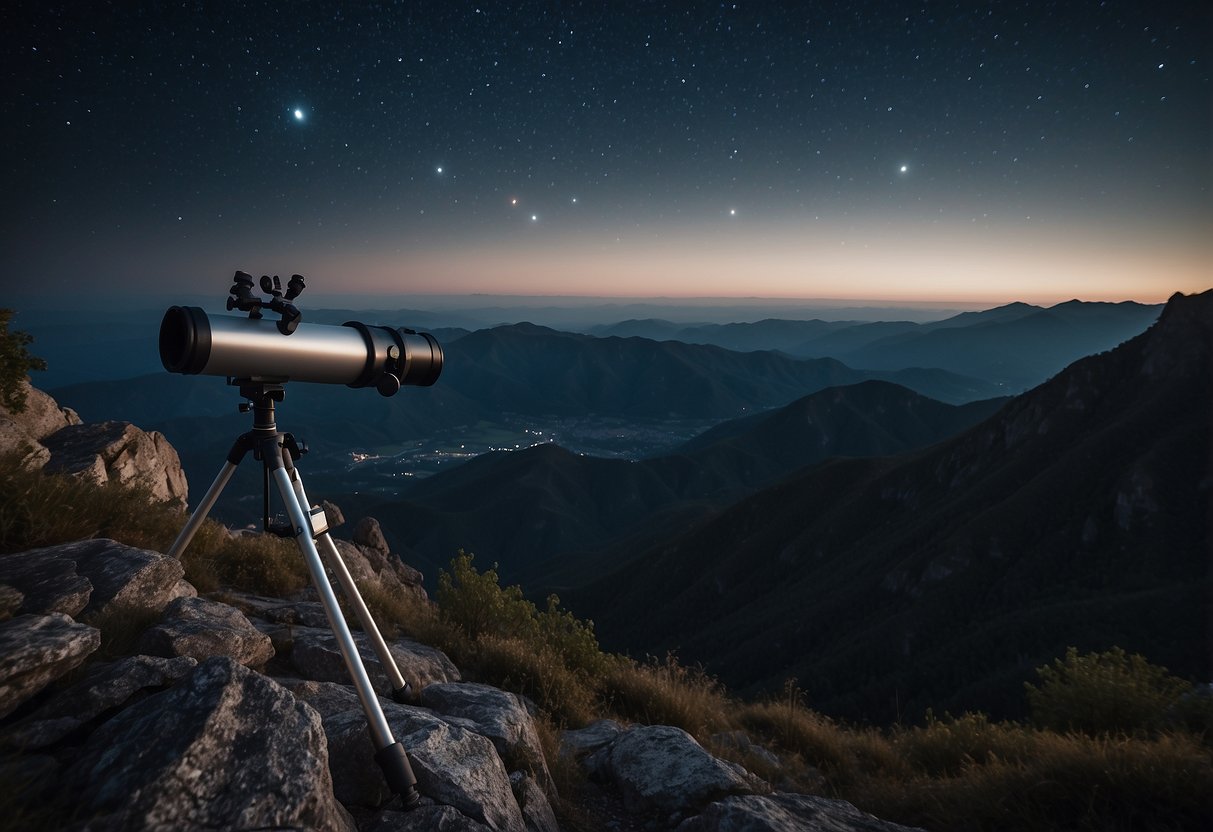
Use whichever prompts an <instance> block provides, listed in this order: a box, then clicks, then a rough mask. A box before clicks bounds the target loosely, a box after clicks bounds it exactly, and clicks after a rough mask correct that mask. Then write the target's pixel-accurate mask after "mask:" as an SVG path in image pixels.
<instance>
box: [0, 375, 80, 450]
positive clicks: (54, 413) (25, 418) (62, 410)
mask: <svg viewBox="0 0 1213 832" xmlns="http://www.w3.org/2000/svg"><path fill="white" fill-rule="evenodd" d="M21 387H22V388H23V389H24V391H25V409H23V410H22V411H21V412H20V413H14V412H12V411H11V410H9V409H8V408H7V407H5V406H4V405H3V404H0V416H4V417H6V418H8V419H10V420H12V422H13V423H14V424H16V425H18V426H20V428H21V429H22V430H23V431H25V433H26V434H28V435H29V436H30V437H31V438H32V439H33V440H34V441H36V442H41V441H42V440H43V439H45V438H46V437H48V436H50V435H51V434H52V433H55V432H57V431H60V430H62V429H63V428H66V427H70V426H71V425H78V424H80V417H79V416H77V415H76V412H75V411H74V410H72V409H71V408H67V407H60V406H59V403H58V402H57V401H55V400H54V398H52V397H51V396H50V395H48V394H47V393H44V392H42V391H41V390H39V389H38V388H37V387H34V386H32V385H31V384H30V382H29V379H28V378H27V379H23V380H22V381H21Z"/></svg>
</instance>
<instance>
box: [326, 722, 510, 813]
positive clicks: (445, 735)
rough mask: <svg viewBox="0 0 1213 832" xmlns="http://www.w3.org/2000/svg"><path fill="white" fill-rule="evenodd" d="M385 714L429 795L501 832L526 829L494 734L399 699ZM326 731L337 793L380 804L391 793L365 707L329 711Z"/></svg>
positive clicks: (364, 803) (350, 799)
mask: <svg viewBox="0 0 1213 832" xmlns="http://www.w3.org/2000/svg"><path fill="white" fill-rule="evenodd" d="M383 712H384V715H385V716H386V717H387V719H388V724H389V725H390V727H391V729H392V733H393V735H394V736H395V738H396V739H397V740H398V741H399V742H400V743H401V744H402V745H403V746H404V749H405V751H406V752H407V753H408V756H409V761H410V763H411V765H412V768H413V773H414V774H415V775H416V776H417V790H418V791H419V792H420V793H421V794H422V795H423V796H425V797H428V798H430V799H432V800H433V801H435V802H436V803H440V804H443V805H446V806H450V807H452V808H454V809H456V810H458V811H459V813H460V814H462V815H464V816H466V817H468V818H470V819H471V820H473V821H475V822H477V823H480V824H483V825H485V826H487V827H488V828H489V829H493V830H497V832H507V830H508V832H525V829H526V825H525V822H524V821H523V819H522V811H521V809H519V807H518V802H517V801H516V800H515V799H514V795H513V792H512V790H511V788H510V779H509V775H508V774H507V773H506V770H505V766H504V765H503V764H502V762H501V758H500V757H499V756H498V755H497V751H496V749H495V748H493V744H492V743H491V742H489V740H487V739H485V738H484V737H482V736H480V735H479V734H477V733H475V732H473V731H471V730H468V729H467V728H465V727H463V726H461V725H452V724H451V723H449V722H447V721H445V720H443V719H441V718H439V717H438V716H436V715H435V714H433V713H431V712H429V711H427V710H425V709H423V708H416V707H411V706H408V705H396V704H394V703H393V704H390V705H387V706H385V707H384V709H383ZM324 730H325V733H326V734H327V735H328V739H329V754H330V755H331V757H332V761H333V762H332V765H333V778H334V788H335V789H336V790H337V795H338V797H339V798H340V799H341V800H343V801H344V802H347V803H349V804H351V805H358V806H368V807H378V806H382V805H383V804H384V803H385V802H386V801H387V800H388V799H389V798H390V797H391V793H390V792H389V791H388V788H387V784H386V783H385V782H384V780H383V775H382V772H381V771H380V769H379V767H378V765H376V764H375V762H374V759H373V757H374V752H375V748H374V744H373V743H372V741H371V738H370V734H369V731H368V729H367V725H366V717H365V716H364V715H363V713H362V711H361V710H358V711H347V712H345V713H343V714H336V715H334V716H332V717H329V718H328V719H326V720H325V721H324ZM454 828H459V827H454Z"/></svg>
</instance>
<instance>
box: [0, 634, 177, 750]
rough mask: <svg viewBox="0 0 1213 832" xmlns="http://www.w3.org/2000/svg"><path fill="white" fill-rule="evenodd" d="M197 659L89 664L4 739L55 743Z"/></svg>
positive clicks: (26, 744) (32, 745) (24, 744)
mask: <svg viewBox="0 0 1213 832" xmlns="http://www.w3.org/2000/svg"><path fill="white" fill-rule="evenodd" d="M196 664H197V662H196V661H194V660H193V659H191V658H188V657H184V656H182V657H179V658H175V659H165V658H160V657H158V656H127V657H126V658H124V659H120V660H119V661H116V662H105V663H101V664H96V665H93V667H91V668H90V669H89V672H88V675H86V676H85V677H84V679H83V680H81V681H80V682H78V683H76V684H74V685H72V686H71V687H70V688H67V689H66V690H63V691H61V692H59V693H58V694H56V695H55V696H54V698H52V699H51V700H50V701H48V702H47V703H46V704H45V705H43V706H42V707H40V708H39V709H38V710H36V711H34V712H33V713H32V714H30V715H29V716H28V717H26V718H25V719H23V720H21V721H20V722H19V723H17V724H16V725H14V726H12V727H11V728H9V729H8V730H6V731H5V732H4V734H3V739H4V743H5V744H6V745H9V746H12V747H16V748H22V749H26V750H30V749H38V748H45V747H47V746H49V745H53V744H54V743H56V742H59V741H60V740H62V739H64V738H65V737H68V736H69V735H71V734H72V733H73V732H75V731H77V730H79V729H80V728H82V727H84V726H86V725H88V724H89V723H90V722H91V721H92V720H94V719H96V718H97V717H99V716H101V715H102V714H104V713H106V712H107V711H110V710H114V709H118V708H123V707H126V706H127V705H129V704H131V703H132V702H133V701H134V700H136V699H137V698H139V697H140V696H142V695H146V694H147V693H149V692H155V691H157V690H160V689H163V688H166V687H169V686H170V685H173V684H175V683H177V682H179V681H180V680H181V679H184V678H185V677H186V676H188V675H189V674H190V673H191V672H192V671H193V669H194V666H195V665H196Z"/></svg>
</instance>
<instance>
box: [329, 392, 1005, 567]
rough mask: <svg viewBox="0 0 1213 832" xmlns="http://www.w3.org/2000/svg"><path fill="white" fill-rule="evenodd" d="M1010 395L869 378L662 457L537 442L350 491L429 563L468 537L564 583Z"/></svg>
mask: <svg viewBox="0 0 1213 832" xmlns="http://www.w3.org/2000/svg"><path fill="white" fill-rule="evenodd" d="M1005 401H1006V400H1005V399H991V400H985V401H981V402H974V403H970V404H966V405H963V406H955V405H948V404H943V403H941V402H937V401H934V400H932V399H928V398H926V397H924V396H921V395H919V394H917V393H914V392H913V391H911V390H908V389H906V388H904V387H900V386H898V385H895V384H891V383H889V382H884V381H867V382H862V383H860V384H856V385H852V386H847V387H832V388H829V389H826V390H822V391H819V392H817V393H813V394H811V395H809V396H805V397H803V398H801V399H798V400H797V401H795V402H793V403H791V404H789V405H786V406H784V407H782V408H778V409H776V410H774V411H770V412H765V413H760V414H755V415H752V416H749V417H746V418H742V419H737V420H731V421H728V422H725V423H723V424H721V425H718V426H717V427H716V428H713V429H712V430H709V431H707V432H706V433H704V434H702V435H701V436H699V437H697V438H696V439H694V440H692V441H691V442H688V443H687V444H685V445H683V446H681V447H680V448H678V449H676V450H675V452H674V453H671V454H667V455H662V456H658V457H654V458H649V459H640V460H624V459H601V458H596V457H592V456H585V455H581V454H576V453H572V452H570V451H568V450H565V449H563V448H561V447H558V446H556V445H553V444H538V445H535V446H534V447H531V448H527V449H524V450H519V451H499V452H496V453H490V454H483V455H481V456H479V457H477V458H475V459H473V460H471V461H470V462H467V463H465V464H463V465H460V466H458V467H456V468H454V469H452V470H449V471H445V472H440V473H438V474H435V475H434V476H431V477H428V478H426V479H424V480H420V481H413V482H406V483H404V484H403V485H401V486H400V487H399V492H398V493H399V495H400V498H399V499H391V500H385V501H382V502H376V501H375V500H374V498H373V497H359V496H357V495H343V496H341V497H340V498H339V501H340V502H341V503H342V504H343V505H350V506H357V507H358V512H357V513H364V514H372V515H374V516H375V517H378V518H381V520H380V522H381V523H382V524H383V527H384V528H385V530H387V531H388V532H389V533H390V534H391V535H392V538H393V540H396V541H398V543H402V544H404V545H406V546H407V547H408V551H407V558H408V560H409V562H410V563H414V564H416V565H417V566H419V567H420V568H421V569H422V570H423V571H425V572H426V573H427V574H431V575H433V574H436V570H437V569H438V568H440V567H445V566H446V565H447V563H448V562H449V561H450V559H451V557H452V556H453V554H454V547H456V546H458V547H462V548H465V549H467V550H468V551H474V552H478V553H480V554H481V556H482V557H486V558H491V559H492V560H493V561H496V562H498V563H499V573H500V574H501V575H502V578H503V580H507V581H521V582H522V583H524V584H525V585H527V586H528V587H530V588H537V587H544V588H558V587H557V586H556V585H557V584H568V583H572V582H577V581H579V580H585V578H586V576H589V575H595V574H601V572H602V570H603V569H610V564H611V562H613V559H614V558H615V557H616V553H615V549H617V548H618V547H619V546H621V545H625V544H626V547H627V548H634V547H635V546H636V545H637V544H638V542H639V541H652V540H655V539H659V538H661V537H662V536H668V535H670V534H676V533H678V532H679V531H681V530H682V529H685V528H686V527H687V526H688V525H690V524H691V523H692V522H693V521H694V520H695V519H696V518H698V517H701V516H702V515H703V514H704V513H705V512H706V511H708V510H710V509H711V508H713V507H719V506H722V505H724V504H726V503H727V502H730V501H733V500H736V499H738V498H740V497H741V496H743V495H744V494H746V493H748V492H751V491H753V490H755V489H757V488H760V487H763V486H766V485H770V484H771V483H773V482H776V481H778V480H779V479H781V478H783V477H784V476H786V475H787V474H789V473H790V472H792V471H795V470H796V469H798V468H801V467H803V466H805V465H809V464H811V463H815V462H819V461H821V460H823V459H825V458H827V457H831V456H872V455H879V454H889V453H899V452H902V451H906V450H910V449H913V448H919V447H923V446H926V445H929V444H931V443H934V442H938V441H940V440H941V439H944V438H946V437H948V436H951V435H953V434H955V433H957V432H958V431H959V430H961V429H962V428H965V427H968V426H970V425H973V424H975V423H976V422H978V421H980V420H981V419H983V418H985V417H986V416H988V415H989V414H990V413H993V412H994V411H995V410H997V409H998V408H999V407H1001V406H1002V405H1003V404H1004V403H1005ZM603 558H605V562H604V561H603Z"/></svg>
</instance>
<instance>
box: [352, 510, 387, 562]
mask: <svg viewBox="0 0 1213 832" xmlns="http://www.w3.org/2000/svg"><path fill="white" fill-rule="evenodd" d="M352 537H353V538H354V542H355V543H357V544H358V545H360V546H366V547H367V548H369V549H374V550H376V551H379V552H382V553H383V554H385V555H386V554H387V553H388V552H390V551H391V549H389V548H388V545H387V538H385V537H384V536H383V529H382V528H380V526H379V521H378V520H376V519H375V518H374V517H363V518H362V519H361V520H359V521H358V522H357V523H356V524H354V533H353V535H352Z"/></svg>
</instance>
